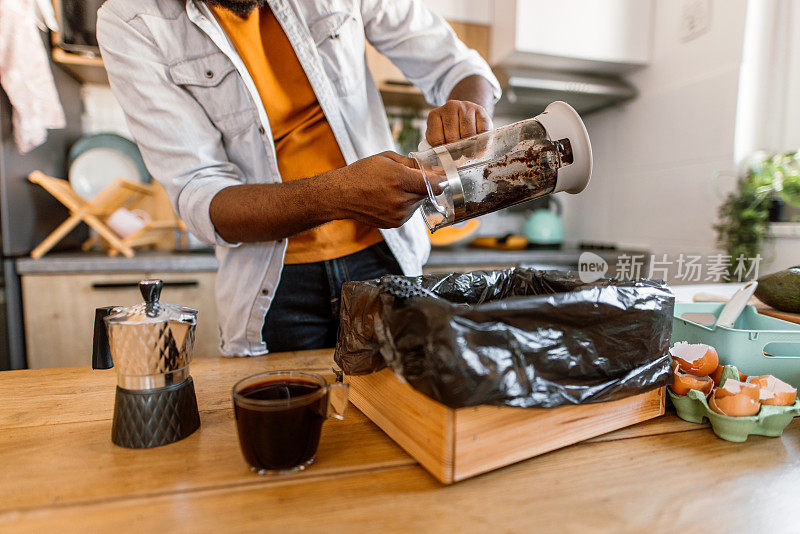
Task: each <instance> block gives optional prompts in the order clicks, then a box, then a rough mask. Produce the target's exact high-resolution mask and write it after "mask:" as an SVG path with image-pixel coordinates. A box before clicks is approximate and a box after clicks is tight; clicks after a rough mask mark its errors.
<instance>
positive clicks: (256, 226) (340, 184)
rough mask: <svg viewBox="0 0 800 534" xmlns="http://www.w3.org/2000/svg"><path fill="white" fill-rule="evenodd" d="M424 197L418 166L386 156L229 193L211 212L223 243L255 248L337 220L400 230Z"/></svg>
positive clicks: (218, 196)
mask: <svg viewBox="0 0 800 534" xmlns="http://www.w3.org/2000/svg"><path fill="white" fill-rule="evenodd" d="M425 196H427V189H426V187H425V180H424V179H423V178H422V172H421V171H419V170H418V169H417V168H416V165H415V164H414V161H413V160H412V159H411V158H406V157H404V156H401V155H400V154H395V153H394V152H384V153H382V154H377V155H375V156H371V157H369V158H364V159H362V160H359V161H356V162H355V163H351V164H350V165H348V166H346V167H342V168H340V169H334V170H332V171H328V172H325V173H322V174H320V175H319V176H315V177H313V178H304V179H301V180H291V181H288V182H285V183H277V184H243V185H234V186H232V187H227V188H225V189H223V190H222V191H220V192H219V193H217V194H216V196H215V197H214V199H213V200H212V201H211V206H210V208H209V211H210V215H211V221H212V222H213V223H214V228H215V229H216V231H217V233H219V235H220V236H221V237H222V238H223V239H225V240H227V241H230V242H232V243H236V242H250V243H251V242H255V241H275V240H279V239H283V238H285V237H291V236H293V235H296V234H299V233H300V232H304V231H306V230H309V229H311V228H314V227H315V226H319V225H321V224H325V223H326V222H328V221H334V220H337V219H355V220H357V221H359V222H362V223H364V224H366V225H369V226H375V227H377V228H396V227H398V226H401V225H402V224H403V223H404V222H406V221H407V220H408V219H409V218H410V217H411V215H412V214H413V213H414V210H415V209H416V207H417V204H419V202H420V201H421V200H422V199H423V198H425Z"/></svg>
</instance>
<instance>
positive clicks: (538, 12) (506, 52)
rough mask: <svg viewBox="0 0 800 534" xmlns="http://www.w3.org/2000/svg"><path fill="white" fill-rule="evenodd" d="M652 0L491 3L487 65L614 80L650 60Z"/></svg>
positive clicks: (512, 0)
mask: <svg viewBox="0 0 800 534" xmlns="http://www.w3.org/2000/svg"><path fill="white" fill-rule="evenodd" d="M652 16H653V3H652V0H559V1H557V2H553V1H551V0H495V2H494V16H493V19H494V20H493V23H492V32H491V50H490V59H491V64H492V65H493V66H495V65H506V66H524V67H531V68H540V69H557V70H569V71H582V72H593V73H603V74H619V73H624V72H627V71H630V70H632V69H635V68H636V67H641V66H644V65H646V64H647V63H648V62H649V60H650V45H651V37H652V24H651V21H652Z"/></svg>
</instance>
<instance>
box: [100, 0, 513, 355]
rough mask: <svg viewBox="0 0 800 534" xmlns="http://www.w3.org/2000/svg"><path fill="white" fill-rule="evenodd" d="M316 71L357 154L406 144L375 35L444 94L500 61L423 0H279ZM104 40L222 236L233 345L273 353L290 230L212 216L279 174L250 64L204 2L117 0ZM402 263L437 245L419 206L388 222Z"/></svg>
mask: <svg viewBox="0 0 800 534" xmlns="http://www.w3.org/2000/svg"><path fill="white" fill-rule="evenodd" d="M268 3H269V7H270V8H271V9H272V11H273V13H274V14H275V17H276V18H277V20H278V21H279V22H280V24H281V26H282V27H283V30H284V31H285V33H286V36H287V37H288V38H289V41H290V42H291V43H292V47H293V48H294V50H295V53H296V54H297V57H298V59H299V60H300V63H301V65H302V66H303V69H304V70H305V72H306V75H307V76H308V80H309V82H310V83H311V86H312V88H313V89H314V92H315V94H316V96H317V99H318V100H319V103H320V106H321V107H322V110H323V112H324V113H325V117H326V118H327V120H328V123H329V124H330V126H331V129H332V130H333V134H334V136H335V137H336V141H337V142H338V144H339V148H340V149H341V151H342V155H343V156H344V159H345V160H346V161H347V163H348V164H349V163H352V162H354V161H356V160H358V159H361V158H364V157H367V156H371V155H373V154H377V153H379V152H383V151H385V150H391V149H393V147H394V144H393V142H392V139H391V136H390V133H389V127H388V124H387V120H386V112H385V110H384V107H383V104H382V102H381V98H380V94H379V93H378V90H377V88H376V86H375V82H374V81H373V79H372V76H371V75H370V72H369V70H368V69H367V65H366V62H365V48H364V47H365V41H369V42H370V43H371V44H372V45H373V46H374V47H375V48H376V49H377V50H378V51H380V52H381V53H383V54H385V55H386V56H387V57H389V58H390V59H391V60H392V61H393V62H394V63H395V65H397V66H398V67H399V68H400V69H401V70H402V71H403V73H404V74H405V76H406V77H407V78H408V79H409V81H411V82H412V83H414V84H415V85H416V86H417V87H419V88H420V89H421V90H422V92H423V93H424V95H425V97H426V99H427V100H428V101H429V102H430V103H431V104H433V105H442V104H444V102H445V101H446V100H447V96H448V95H449V93H450V91H451V90H452V89H453V87H454V86H455V85H456V84H457V83H458V82H459V81H461V80H462V79H464V78H466V77H467V76H471V75H476V74H477V75H481V76H483V77H485V78H486V79H487V80H489V81H490V82H491V83H492V85H493V86H494V88H495V98H499V96H500V88H499V85H498V84H497V80H496V79H495V77H494V75H493V74H492V72H491V70H490V69H489V66H488V65H487V64H486V63H485V62H484V61H483V59H481V58H480V56H479V55H478V54H477V53H476V52H475V51H474V50H470V49H468V48H467V47H466V46H465V45H464V44H463V43H462V42H461V41H459V40H458V38H457V37H456V36H455V34H454V33H453V31H452V30H451V29H450V27H449V26H448V25H447V23H446V22H445V21H444V20H442V19H441V18H440V17H438V16H437V15H435V14H434V13H432V12H431V11H430V10H428V9H427V8H426V7H425V6H424V5H423V3H422V2H421V1H419V0H313V1H312V0H305V1H300V0H268ZM97 39H98V41H99V43H100V49H101V52H102V54H103V60H104V62H105V66H106V69H107V70H108V77H109V81H110V83H111V88H112V89H113V91H114V94H115V95H116V97H117V99H118V100H119V102H120V104H121V105H122V108H123V109H124V111H125V114H126V117H127V120H128V125H129V127H130V130H131V132H132V134H133V136H134V137H135V138H136V142H137V143H138V145H139V148H140V150H141V152H142V156H143V157H144V160H145V163H146V164H147V168H148V170H149V171H150V173H151V174H152V175H153V177H154V178H155V179H156V180H158V181H159V182H160V183H161V184H162V185H163V186H164V187H165V189H166V191H167V193H168V194H169V196H170V198H171V199H172V202H173V205H174V206H175V209H176V210H177V212H178V215H179V216H180V217H181V218H182V219H183V220H184V221H185V222H186V225H187V226H188V227H189V230H190V231H191V232H192V233H193V234H195V235H196V236H197V237H198V238H200V239H202V240H203V241H205V242H207V243H210V244H214V245H215V246H216V256H217V260H218V262H219V271H218V273H217V282H216V301H217V310H218V315H219V327H220V338H221V340H222V347H221V348H222V352H223V354H225V355H227V356H245V355H256V354H264V353H265V352H267V349H268V347H267V346H266V344H265V343H264V340H263V338H262V333H261V332H262V327H263V324H264V318H265V317H266V314H267V310H268V309H269V306H270V302H271V300H272V297H273V295H274V294H275V288H276V287H277V285H278V283H279V281H280V277H281V269H282V268H283V258H284V253H285V251H286V244H287V240H286V239H282V240H278V241H270V242H261V243H228V242H226V241H225V240H224V239H222V238H221V237H220V236H219V235H218V234H217V233H216V231H215V229H214V225H213V224H212V222H211V218H210V215H209V206H210V204H211V200H212V199H213V198H214V196H215V195H216V194H217V193H218V192H219V191H220V190H222V189H224V188H226V187H229V186H233V185H239V184H257V183H275V182H280V181H281V177H280V173H279V172H278V166H277V162H276V155H275V146H274V143H273V140H272V137H271V130H270V126H269V120H268V118H267V113H266V111H265V109H264V106H263V104H262V101H261V96H260V95H259V94H258V91H257V90H256V87H255V84H254V83H253V80H252V78H251V77H250V74H249V73H248V72H247V69H246V68H245V66H244V63H243V61H242V59H241V58H240V57H239V55H238V53H237V52H236V49H235V48H234V46H233V45H232V44H231V42H230V40H229V39H228V37H227V35H226V34H225V32H224V30H223V29H222V28H221V27H220V25H219V23H218V22H217V21H216V19H215V18H214V16H213V14H212V13H211V12H210V10H209V9H208V7H207V6H206V5H205V4H204V3H203V2H201V1H198V0H187V1H186V3H185V4H183V1H182V0H180V1H179V0H136V1H131V0H109V1H107V2H106V3H105V4H104V5H103V7H102V8H101V9H100V11H99V13H98V22H97ZM381 232H382V234H383V237H384V239H385V241H386V243H387V245H388V246H389V248H390V249H391V250H392V252H393V253H394V255H395V257H396V258H397V261H398V263H399V264H400V266H401V268H402V269H403V272H404V273H405V274H407V275H417V274H420V273H421V269H422V265H423V264H424V262H425V261H426V260H427V256H428V252H429V250H430V243H429V240H428V237H427V233H426V230H425V227H424V223H423V222H422V219H421V216H420V215H419V213H417V214H415V215H414V217H412V218H411V219H410V220H409V221H408V222H407V223H406V224H404V225H403V226H402V227H400V228H397V229H389V230H381Z"/></svg>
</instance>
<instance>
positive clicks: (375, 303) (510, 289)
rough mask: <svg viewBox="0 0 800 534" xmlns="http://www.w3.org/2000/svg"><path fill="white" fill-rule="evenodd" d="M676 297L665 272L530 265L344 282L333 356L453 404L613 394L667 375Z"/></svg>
mask: <svg viewBox="0 0 800 534" xmlns="http://www.w3.org/2000/svg"><path fill="white" fill-rule="evenodd" d="M674 302H675V299H674V297H673V295H672V293H671V292H670V291H669V290H668V289H667V287H666V286H665V284H664V283H663V282H660V281H654V280H647V279H639V280H630V281H623V280H615V279H601V280H598V281H596V282H592V283H584V282H582V281H581V280H580V279H579V278H578V277H577V276H576V275H575V274H574V273H570V272H565V271H539V270H536V269H526V268H513V269H506V270H502V271H474V272H471V273H464V274H462V273H455V274H435V275H424V276H420V277H402V276H385V277H383V278H381V279H380V280H370V281H367V282H347V283H345V284H344V286H343V287H342V301H341V305H342V308H341V323H340V327H339V337H338V342H337V345H336V354H335V360H336V363H337V364H338V365H339V366H340V367H341V368H342V370H343V371H344V372H345V373H346V374H350V375H362V374H368V373H372V372H375V371H379V370H381V369H383V368H384V367H386V366H387V365H388V366H391V367H392V368H393V369H394V370H395V372H396V373H397V374H398V375H400V376H401V377H403V378H404V379H405V380H406V381H408V383H410V384H411V385H412V386H413V387H414V388H415V389H416V390H418V391H420V392H422V393H424V394H425V395H427V396H429V397H431V398H433V399H435V400H437V401H439V402H441V403H443V404H445V405H447V406H449V407H451V408H462V407H465V406H476V405H479V404H495V405H505V406H519V407H536V408H552V407H556V406H563V405H568V404H585V403H594V402H606V401H612V400H616V399H620V398H623V397H627V396H630V395H636V394H639V393H644V392H646V391H649V390H651V389H654V388H657V387H660V386H664V385H666V384H667V382H668V376H669V357H668V349H669V340H670V336H671V334H672V311H673V307H674Z"/></svg>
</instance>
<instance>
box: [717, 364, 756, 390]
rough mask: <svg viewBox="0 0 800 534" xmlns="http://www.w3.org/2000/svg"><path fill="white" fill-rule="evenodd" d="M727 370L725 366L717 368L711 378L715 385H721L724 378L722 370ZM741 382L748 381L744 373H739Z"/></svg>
mask: <svg viewBox="0 0 800 534" xmlns="http://www.w3.org/2000/svg"><path fill="white" fill-rule="evenodd" d="M723 369H725V367H724V366H723V365H718V366H717V368H716V369H715V370H714V372H713V373H711V374H710V375H709V376H710V377H711V379H712V380H713V381H714V385H716V386H718V385H719V379H720V378H722V370H723ZM739 381H740V382H745V381H747V375H746V374H744V373H743V372H741V371H739Z"/></svg>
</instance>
